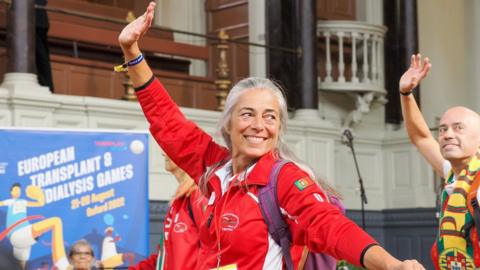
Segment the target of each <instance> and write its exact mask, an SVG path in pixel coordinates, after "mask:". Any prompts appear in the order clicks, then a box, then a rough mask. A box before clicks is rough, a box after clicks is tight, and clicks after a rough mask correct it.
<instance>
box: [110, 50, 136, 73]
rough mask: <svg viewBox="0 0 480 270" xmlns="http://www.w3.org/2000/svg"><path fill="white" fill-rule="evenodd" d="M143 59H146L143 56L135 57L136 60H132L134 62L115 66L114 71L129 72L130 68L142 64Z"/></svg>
mask: <svg viewBox="0 0 480 270" xmlns="http://www.w3.org/2000/svg"><path fill="white" fill-rule="evenodd" d="M143 59H144V57H143V54H140V55H139V56H137V57H135V59H132V60H130V61H128V62H126V63H123V64H121V65H118V66H115V67H114V68H113V70H114V71H116V72H124V71H127V70H128V67H133V66H135V65H137V64H139V63H140V62H142V60H143Z"/></svg>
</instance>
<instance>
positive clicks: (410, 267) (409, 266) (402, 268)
mask: <svg viewBox="0 0 480 270" xmlns="http://www.w3.org/2000/svg"><path fill="white" fill-rule="evenodd" d="M392 270H425V268H424V267H423V266H422V265H421V264H420V263H419V262H417V260H405V261H402V262H401V263H400V264H398V265H397V266H396V267H394V268H393V269H392Z"/></svg>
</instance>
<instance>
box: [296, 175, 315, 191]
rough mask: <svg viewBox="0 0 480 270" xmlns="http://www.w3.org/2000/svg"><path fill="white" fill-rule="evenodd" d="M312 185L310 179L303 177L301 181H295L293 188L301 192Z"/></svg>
mask: <svg viewBox="0 0 480 270" xmlns="http://www.w3.org/2000/svg"><path fill="white" fill-rule="evenodd" d="M311 185H313V182H312V180H310V178H308V177H304V178H302V179H298V180H297V181H295V186H296V187H297V188H298V190H300V191H302V190H304V189H306V188H307V187H309V186H311Z"/></svg>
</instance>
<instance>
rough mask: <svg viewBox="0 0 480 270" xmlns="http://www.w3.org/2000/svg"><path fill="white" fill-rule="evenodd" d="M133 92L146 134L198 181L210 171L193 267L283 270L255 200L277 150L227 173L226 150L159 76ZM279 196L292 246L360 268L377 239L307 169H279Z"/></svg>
mask: <svg viewBox="0 0 480 270" xmlns="http://www.w3.org/2000/svg"><path fill="white" fill-rule="evenodd" d="M137 97H138V100H139V102H140V104H141V106H142V109H143V111H144V113H145V116H146V117H147V120H148V121H149V122H150V132H151V133H152V135H153V137H154V138H155V140H156V141H157V142H158V143H159V144H160V146H161V147H162V149H163V150H164V151H165V152H166V154H167V155H168V156H169V157H170V158H171V159H172V160H173V162H175V164H177V165H178V166H179V167H181V168H182V169H183V170H184V171H185V172H186V173H188V174H189V175H190V176H191V177H192V178H193V179H194V180H195V181H197V183H198V181H199V179H200V177H201V176H202V175H203V174H204V173H205V171H206V170H207V169H208V168H209V167H210V168H212V169H213V170H214V173H213V174H211V176H210V178H209V179H208V182H207V188H208V194H207V198H208V206H207V210H206V213H205V219H204V222H203V223H202V224H201V225H200V238H201V239H200V240H201V243H202V248H204V249H205V250H204V252H202V255H201V259H200V264H199V265H198V267H197V269H202V270H203V269H212V268H215V269H216V268H217V267H225V268H224V269H249V270H250V269H282V254H281V249H280V247H279V246H278V245H277V244H276V243H274V241H273V240H272V238H271V237H270V236H269V234H268V231H267V226H266V225H265V222H264V220H263V217H262V214H261V212H260V208H259V205H258V198H257V192H258V188H259V187H261V186H264V185H266V184H267V181H268V176H269V174H270V171H271V168H272V166H273V164H274V163H275V159H276V155H275V153H274V152H270V153H268V154H265V155H264V156H263V157H261V158H260V159H259V160H258V161H257V162H256V163H255V164H254V165H253V166H251V167H250V168H248V169H247V170H246V173H240V174H239V175H240V176H238V177H233V179H232V177H231V175H230V163H229V161H228V160H229V159H230V157H229V156H230V153H229V152H228V150H227V149H226V148H224V147H222V146H220V145H218V144H217V143H215V142H214V141H213V139H212V138H211V136H209V135H208V134H207V133H205V132H204V131H202V130H201V129H200V128H199V127H198V126H197V125H195V124H194V123H193V122H191V121H189V120H187V119H186V118H185V117H184V115H183V114H182V113H181V111H180V110H179V108H178V106H177V105H176V104H175V103H174V102H173V100H172V99H171V98H170V97H169V95H168V93H167V92H166V90H165V89H164V87H163V86H162V85H161V84H160V82H159V81H158V80H156V79H154V78H152V79H151V80H149V81H148V82H147V83H146V84H145V85H144V86H142V87H139V88H138V89H137ZM218 163H223V164H224V165H223V166H216V165H217V164H218ZM215 166H216V167H215ZM245 176H246V177H245ZM222 186H223V188H222ZM278 201H279V204H280V207H281V209H282V212H283V213H284V215H285V217H286V220H287V222H288V223H289V225H290V231H291V234H292V242H293V244H295V245H307V247H308V248H309V249H310V250H312V251H314V252H326V253H328V254H330V255H332V256H334V257H336V258H339V259H346V260H348V261H350V262H351V263H354V264H356V265H358V266H361V265H362V263H363V255H364V253H365V251H366V250H367V249H368V248H369V247H370V246H372V245H375V244H376V242H375V240H373V239H372V238H371V237H370V236H369V235H368V234H367V233H365V232H364V231H363V230H361V229H360V228H359V227H358V226H357V225H356V224H355V223H353V222H352V221H350V220H349V219H348V218H346V217H345V216H344V215H342V214H341V213H340V211H339V210H338V209H336V208H335V207H334V206H332V205H331V204H330V203H328V202H327V201H326V199H325V195H324V194H323V192H322V191H321V190H320V188H319V187H318V186H317V185H316V184H315V183H314V181H313V180H312V179H310V178H309V176H308V174H307V173H306V172H304V171H302V170H301V169H300V168H299V167H298V166H296V165H294V164H293V163H289V164H287V165H285V166H284V167H283V168H282V170H281V171H280V173H279V176H278Z"/></svg>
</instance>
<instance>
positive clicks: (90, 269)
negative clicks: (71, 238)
mask: <svg viewBox="0 0 480 270" xmlns="http://www.w3.org/2000/svg"><path fill="white" fill-rule="evenodd" d="M68 258H69V260H70V264H71V265H72V266H73V270H97V269H102V268H103V267H102V264H101V263H100V262H99V261H96V260H95V253H94V252H93V248H92V246H91V245H90V243H88V241H87V240H85V239H80V240H78V241H77V242H75V243H74V244H73V245H72V246H71V247H70V252H69V254H68Z"/></svg>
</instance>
